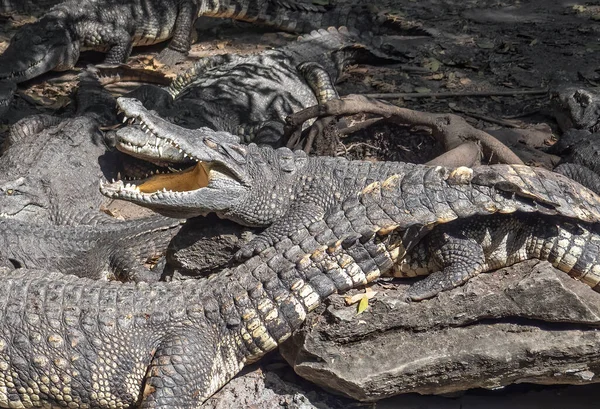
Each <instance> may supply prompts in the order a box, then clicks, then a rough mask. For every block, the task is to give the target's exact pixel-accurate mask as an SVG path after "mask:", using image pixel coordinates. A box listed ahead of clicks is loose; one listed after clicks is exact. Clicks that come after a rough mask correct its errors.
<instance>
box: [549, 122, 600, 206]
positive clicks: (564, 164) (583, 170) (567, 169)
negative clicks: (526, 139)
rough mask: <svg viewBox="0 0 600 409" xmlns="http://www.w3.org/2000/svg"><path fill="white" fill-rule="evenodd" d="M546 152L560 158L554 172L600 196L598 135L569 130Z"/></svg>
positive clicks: (599, 142)
mask: <svg viewBox="0 0 600 409" xmlns="http://www.w3.org/2000/svg"><path fill="white" fill-rule="evenodd" d="M547 151H548V152H549V153H552V154H555V155H560V156H561V157H562V159H561V161H560V163H559V164H558V166H556V167H555V168H554V171H555V172H558V173H561V174H563V175H565V176H568V177H570V178H571V179H573V180H575V181H577V182H579V183H581V184H582V185H583V186H585V187H587V188H588V189H590V190H591V191H593V192H595V193H597V194H600V161H598V157H599V155H600V133H598V132H596V133H590V131H588V130H587V129H575V128H571V129H569V130H568V131H566V132H565V133H563V135H562V136H561V137H560V139H559V140H558V141H557V142H556V143H555V144H554V145H552V146H551V147H550V148H548V149H547Z"/></svg>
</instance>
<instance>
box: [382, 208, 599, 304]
mask: <svg viewBox="0 0 600 409" xmlns="http://www.w3.org/2000/svg"><path fill="white" fill-rule="evenodd" d="M528 259H539V260H548V261H549V262H550V263H551V264H552V265H553V266H554V267H556V268H558V269H559V270H562V271H564V272H566V273H567V274H569V275H570V276H571V277H573V278H574V279H576V280H579V281H582V282H583V283H585V284H587V285H589V286H590V287H592V289H594V291H599V290H600V267H599V265H598V260H600V237H599V236H598V235H597V234H596V233H595V232H594V226H591V225H588V224H586V223H571V222H568V221H566V220H564V219H562V218H560V217H559V218H558V220H556V219H553V218H550V217H542V218H541V219H540V218H536V217H531V215H523V214H520V215H514V214H513V215H491V216H485V217H482V216H476V217H472V218H468V219H463V220H459V221H456V222H452V223H449V224H445V225H441V226H438V227H437V228H436V229H434V231H433V232H431V233H430V234H429V235H427V236H426V237H425V238H424V239H422V240H421V241H420V242H419V243H417V244H416V245H415V247H414V248H413V249H411V250H409V252H408V254H406V257H404V258H403V259H401V260H400V261H399V262H398V263H397V265H396V266H395V267H394V272H393V275H394V276H397V277H414V276H417V275H426V274H429V275H428V276H427V277H426V278H424V279H423V280H420V281H418V282H416V283H415V284H413V285H412V286H411V287H410V288H409V290H408V291H407V298H408V299H410V300H413V301H418V300H423V299H426V298H431V297H434V296H436V295H437V294H438V293H439V292H441V291H446V290H450V289H452V288H454V287H457V286H459V285H462V284H464V283H465V282H467V281H468V280H469V279H470V278H472V277H474V276H475V275H477V274H479V273H480V272H485V271H490V270H496V269H498V268H501V267H506V266H509V265H512V264H515V263H517V262H520V261H523V260H528Z"/></svg>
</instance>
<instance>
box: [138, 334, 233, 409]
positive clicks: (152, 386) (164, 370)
mask: <svg viewBox="0 0 600 409" xmlns="http://www.w3.org/2000/svg"><path fill="white" fill-rule="evenodd" d="M205 328H206V329H207V330H206V331H205V332H203V333H200V332H198V330H197V329H194V328H190V329H185V328H184V329H183V330H179V331H175V333H174V334H171V335H169V337H168V338H167V339H165V340H163V341H162V342H161V345H160V347H159V349H158V350H157V351H156V353H155V354H154V357H153V359H152V362H151V364H150V366H149V367H148V370H147V372H146V380H145V382H144V387H143V390H142V399H143V401H142V403H141V405H140V408H142V409H146V408H152V409H171V408H182V409H183V408H195V407H198V401H197V399H195V396H196V395H197V393H198V391H201V390H206V389H210V385H209V384H210V382H211V380H212V379H213V378H214V377H217V378H219V377H220V376H219V372H220V371H221V370H222V368H221V367H220V365H219V364H220V363H223V362H220V361H219V360H218V359H215V357H220V356H221V349H222V346H223V344H224V343H225V342H223V341H221V340H220V338H221V337H220V336H219V334H218V331H216V330H211V329H212V327H211V326H206V327H205ZM223 335H224V334H223ZM207 362H211V363H212V364H213V365H212V366H207V365H206V363H207ZM239 369H241V368H239ZM239 369H238V370H239ZM221 376H222V375H221Z"/></svg>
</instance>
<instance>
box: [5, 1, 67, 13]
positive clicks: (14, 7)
mask: <svg viewBox="0 0 600 409" xmlns="http://www.w3.org/2000/svg"><path fill="white" fill-rule="evenodd" d="M61 1H62V0H2V1H1V2H0V14H8V15H13V14H23V13H27V14H36V15H37V14H41V13H45V12H47V11H48V10H49V9H50V8H51V7H52V6H54V5H56V4H58V3H60V2H61Z"/></svg>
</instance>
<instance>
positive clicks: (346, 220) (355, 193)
mask: <svg viewBox="0 0 600 409" xmlns="http://www.w3.org/2000/svg"><path fill="white" fill-rule="evenodd" d="M206 133H207V135H210V136H211V138H212V139H208V136H207V139H206V140H205V142H206V143H205V144H203V145H204V146H206V147H207V148H208V150H209V151H212V152H215V154H214V155H215V156H214V157H212V158H210V159H211V160H207V159H208V158H202V159H203V162H202V163H200V164H199V165H197V166H202V167H210V169H209V171H208V174H209V177H208V179H209V181H208V186H209V187H207V188H205V193H204V194H203V195H200V196H199V195H196V196H195V200H196V202H197V206H199V202H200V201H201V199H202V198H204V199H209V198H211V197H212V199H215V200H216V196H212V193H209V192H208V193H207V192H206V190H218V191H219V194H221V195H222V196H224V197H225V198H229V200H232V201H234V200H238V198H237V195H238V194H241V196H242V197H241V199H240V200H241V201H242V202H244V198H247V196H248V194H244V193H243V191H241V190H240V189H237V188H236V187H235V186H236V185H244V186H246V187H248V184H249V183H251V182H252V181H251V180H250V176H251V174H252V173H255V176H256V177H257V178H258V179H257V180H256V181H257V182H258V181H259V180H260V182H261V183H263V184H264V189H260V186H256V185H255V186H252V188H253V189H252V190H253V191H254V193H255V194H253V195H251V196H253V198H254V200H258V199H260V197H257V196H260V193H259V194H258V195H257V194H256V193H257V192H258V191H260V192H262V196H263V198H262V199H263V200H262V206H261V207H260V208H256V207H255V208H254V209H256V212H257V215H258V216H260V213H261V212H262V209H271V206H270V204H273V203H281V202H279V201H277V200H276V199H277V198H278V196H273V194H275V195H278V194H280V193H282V191H281V190H277V188H275V189H273V185H275V186H281V189H283V190H284V191H286V192H287V189H288V187H289V186H291V185H290V184H289V182H290V181H291V180H292V179H293V178H294V177H296V176H298V177H300V178H304V179H303V180H304V182H305V185H306V187H308V189H306V190H305V193H307V194H308V193H310V192H311V191H312V192H313V194H314V196H311V197H309V196H307V195H302V194H301V193H302V191H301V190H297V191H296V192H295V199H294V200H296V201H300V202H302V201H306V200H308V199H311V198H316V199H324V200H331V199H328V197H335V192H334V190H335V191H337V192H338V193H340V194H342V195H343V196H345V199H344V200H343V202H342V203H341V204H340V205H338V206H334V207H333V208H332V209H331V210H330V211H329V212H328V214H327V215H325V216H323V217H322V218H320V219H319V220H317V221H315V222H313V223H307V224H306V227H304V228H300V229H298V230H295V231H293V232H291V233H290V234H288V235H287V237H285V239H282V240H280V241H278V242H277V244H275V245H274V246H269V247H267V248H266V249H264V250H263V251H262V252H260V254H258V255H255V256H252V257H251V258H249V259H247V260H245V261H243V262H241V263H240V264H239V265H236V266H232V267H229V268H225V269H222V270H220V271H219V272H217V273H215V274H213V275H212V276H210V277H208V278H206V279H198V280H185V281H174V282H169V283H165V282H159V283H150V284H148V283H138V284H133V283H125V284H123V283H118V282H100V281H93V280H89V279H85V278H78V277H75V276H67V275H62V274H59V273H54V272H50V271H48V270H44V269H42V270H24V271H16V272H12V273H6V274H4V275H3V276H2V280H0V300H1V301H0V329H1V332H0V334H2V335H0V365H2V372H0V406H1V407H7V408H8V407H21V405H22V406H42V405H49V406H51V407H52V406H56V407H59V406H69V407H73V408H91V407H104V408H118V407H134V406H138V407H142V408H173V409H188V408H197V407H199V406H200V404H201V403H202V402H203V401H204V400H206V399H207V398H208V397H210V396H211V395H212V394H213V393H214V392H216V391H217V390H218V389H219V388H220V387H222V386H223V385H224V384H225V383H227V382H228V381H229V380H230V379H231V378H232V377H233V376H235V375H236V374H237V373H238V372H239V371H240V370H241V369H242V367H244V366H245V365H247V364H249V363H252V362H255V361H257V360H259V359H260V358H261V357H262V356H264V355H265V354H266V353H267V352H269V351H271V350H273V349H275V348H276V347H277V346H278V345H279V344H281V343H282V342H284V341H285V340H286V339H288V338H289V337H290V336H291V335H292V334H293V333H294V331H296V330H297V329H298V328H300V326H301V325H302V323H303V322H304V321H305V319H306V317H307V314H308V313H309V312H311V311H312V310H314V309H315V308H316V307H317V306H318V305H319V304H320V303H321V301H322V300H323V299H325V298H326V297H327V296H329V295H330V294H332V293H334V292H340V291H346V290H348V289H350V288H353V287H356V286H360V285H364V284H366V283H368V282H371V281H373V280H375V279H377V278H378V277H379V276H381V275H382V274H394V270H395V266H399V268H396V270H398V271H400V272H401V273H402V274H404V275H411V273H412V274H424V271H422V270H423V264H422V263H420V262H419V261H420V260H422V258H421V257H420V252H422V251H423V249H424V247H421V246H419V243H416V245H414V246H412V248H408V243H407V242H406V241H405V237H406V236H405V234H404V232H405V231H406V230H407V229H408V230H409V229H410V228H411V227H414V226H419V227H423V226H425V227H430V226H433V225H437V226H434V227H436V228H439V229H446V230H442V231H440V232H439V234H438V232H437V231H436V230H434V231H433V232H431V235H430V236H427V237H425V239H424V240H428V239H431V240H432V241H435V242H436V246H435V247H432V248H431V249H430V251H431V252H433V253H435V254H439V256H438V257H437V261H438V262H441V266H442V267H443V272H444V273H445V277H447V278H444V279H443V280H440V277H439V276H437V275H436V274H435V273H434V274H432V275H430V276H429V277H433V278H434V280H433V282H430V283H429V285H427V286H424V285H423V284H420V286H419V287H418V288H417V290H413V291H412V292H409V294H408V295H409V296H410V297H411V298H412V299H415V300H416V299H420V298H426V297H429V296H431V295H432V292H435V291H437V290H443V289H445V288H446V286H448V285H451V286H454V285H456V284H460V282H461V281H464V280H466V279H467V278H469V277H470V276H472V275H475V274H476V273H478V272H480V271H484V270H486V269H488V268H496V267H498V266H500V265H502V264H509V263H513V262H516V261H518V260H519V259H525V258H542V259H548V260H550V261H551V263H552V264H553V265H555V266H557V267H558V268H560V269H561V270H563V271H565V272H567V273H569V274H570V275H571V276H573V277H574V278H577V279H579V280H581V281H582V282H584V283H587V284H588V285H589V286H591V287H593V288H594V289H595V290H598V289H599V288H598V283H599V282H600V253H599V247H598V245H599V244H600V236H599V235H598V233H597V227H598V223H599V222H600V198H599V197H598V196H595V195H594V194H592V193H591V192H588V191H587V190H586V189H585V188H583V187H581V186H579V185H578V184H576V183H575V182H572V181H570V180H569V179H567V178H565V177H563V176H561V175H557V174H554V173H551V172H549V171H546V170H543V169H535V168H529V167H527V166H519V165H493V166H489V167H476V168H456V169H446V168H442V167H432V166H425V165H413V164H402V163H367V162H350V161H347V160H342V159H338V158H318V157H315V158H308V157H307V156H306V155H303V154H301V153H296V154H292V153H291V151H289V150H288V149H285V148H281V149H279V150H273V149H269V148H264V147H263V148H258V147H256V146H255V145H252V144H251V145H248V146H240V147H237V146H235V145H231V146H230V145H227V144H226V143H220V144H219V143H218V142H217V140H216V138H215V136H214V134H215V132H214V131H210V130H206ZM214 145H219V146H218V147H217V146H214ZM179 146H180V147H181V148H182V149H183V150H186V152H189V153H190V154H193V155H194V156H195V155H200V154H201V153H202V155H203V156H207V155H206V154H205V153H204V152H200V151H201V149H198V148H196V150H194V151H192V150H191V149H190V150H189V151H188V146H187V145H185V144H184V143H183V141H181V144H180V145H179ZM196 146H197V145H196ZM217 149H218V150H219V151H221V152H222V153H226V154H228V155H232V156H228V160H227V161H225V160H224V158H223V157H221V158H220V159H218V158H216V155H217ZM234 158H237V161H235V160H234ZM242 158H243V159H245V161H244V162H242ZM225 169H227V170H225ZM244 170H246V172H244ZM217 172H218V174H217ZM189 173H190V172H187V174H189ZM227 175H228V176H227ZM308 177H311V178H312V179H311V180H310V181H308ZM175 178H178V176H171V177H170V178H167V179H168V180H170V181H171V182H175ZM270 178H272V179H273V180H270ZM326 178H329V182H331V181H332V180H333V179H334V178H335V179H338V180H339V181H340V184H338V185H337V187H339V189H338V190H336V189H334V188H333V187H332V186H331V185H329V195H324V193H325V191H324V190H322V191H317V190H318V187H319V180H320V181H324V180H326ZM344 180H345V181H346V182H345V184H344V183H341V182H342V181H344ZM146 183H147V184H150V183H154V184H155V185H159V184H160V183H159V181H157V180H154V181H153V182H150V181H148V182H146ZM217 185H220V188H219V189H217ZM142 186H143V185H142ZM146 187H148V185H147V186H146ZM155 187H158V186H155ZM111 188H112V189H115V191H117V190H119V189H116V185H113V186H112V187H111ZM105 189H106V187H105ZM121 190H122V189H121ZM128 190H131V191H132V192H133V190H132V189H128ZM142 190H146V188H144V187H143V188H142ZM228 190H229V191H230V192H232V193H235V196H231V195H229V192H227V191H228ZM180 193H182V194H181V196H183V195H184V192H180ZM265 193H266V194H265ZM136 195H141V196H142V195H148V196H150V194H149V193H136ZM123 196H125V195H123ZM154 196H158V197H160V195H158V194H155V195H154ZM164 196H165V197H168V196H180V195H179V194H167V195H164ZM144 197H146V196H144ZM288 197H289V196H288ZM150 200H151V201H152V200H154V199H153V198H151V199H150ZM240 200H238V201H240ZM290 200H291V199H290ZM205 203H206V201H205ZM242 210H243V209H242V207H238V213H240V212H241V211H242ZM276 210H277V207H275V208H274V211H276ZM231 211H232V210H230V211H229V212H228V213H230V212H231ZM246 211H247V212H249V211H251V209H249V208H248V207H246ZM240 214H241V213H240ZM247 214H248V213H247ZM453 223H456V224H457V225H456V226H457V227H458V228H457V229H452V225H453ZM515 228H518V229H519V230H518V231H519V232H522V233H523V234H522V235H520V236H516V235H514V234H513V233H512V230H511V229H515ZM436 234H438V235H437V236H435V235H436ZM440 240H441V241H443V242H440ZM478 240H479V241H478ZM477 245H478V246H477ZM461 250H463V251H464V252H463V251H461ZM406 252H408V254H406ZM402 259H406V260H410V261H411V263H409V264H408V266H409V267H410V265H414V266H415V267H416V268H415V269H414V271H413V270H411V269H410V268H407V267H406V265H407V263H404V264H403V263H402ZM482 260H483V261H482ZM457 267H460V270H461V271H463V272H462V273H461V276H460V277H457ZM465 269H467V271H464V270H465ZM425 280H427V278H426V279H425ZM423 281H424V280H423ZM423 281H419V282H418V283H421V282H423ZM440 283H441V284H440Z"/></svg>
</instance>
